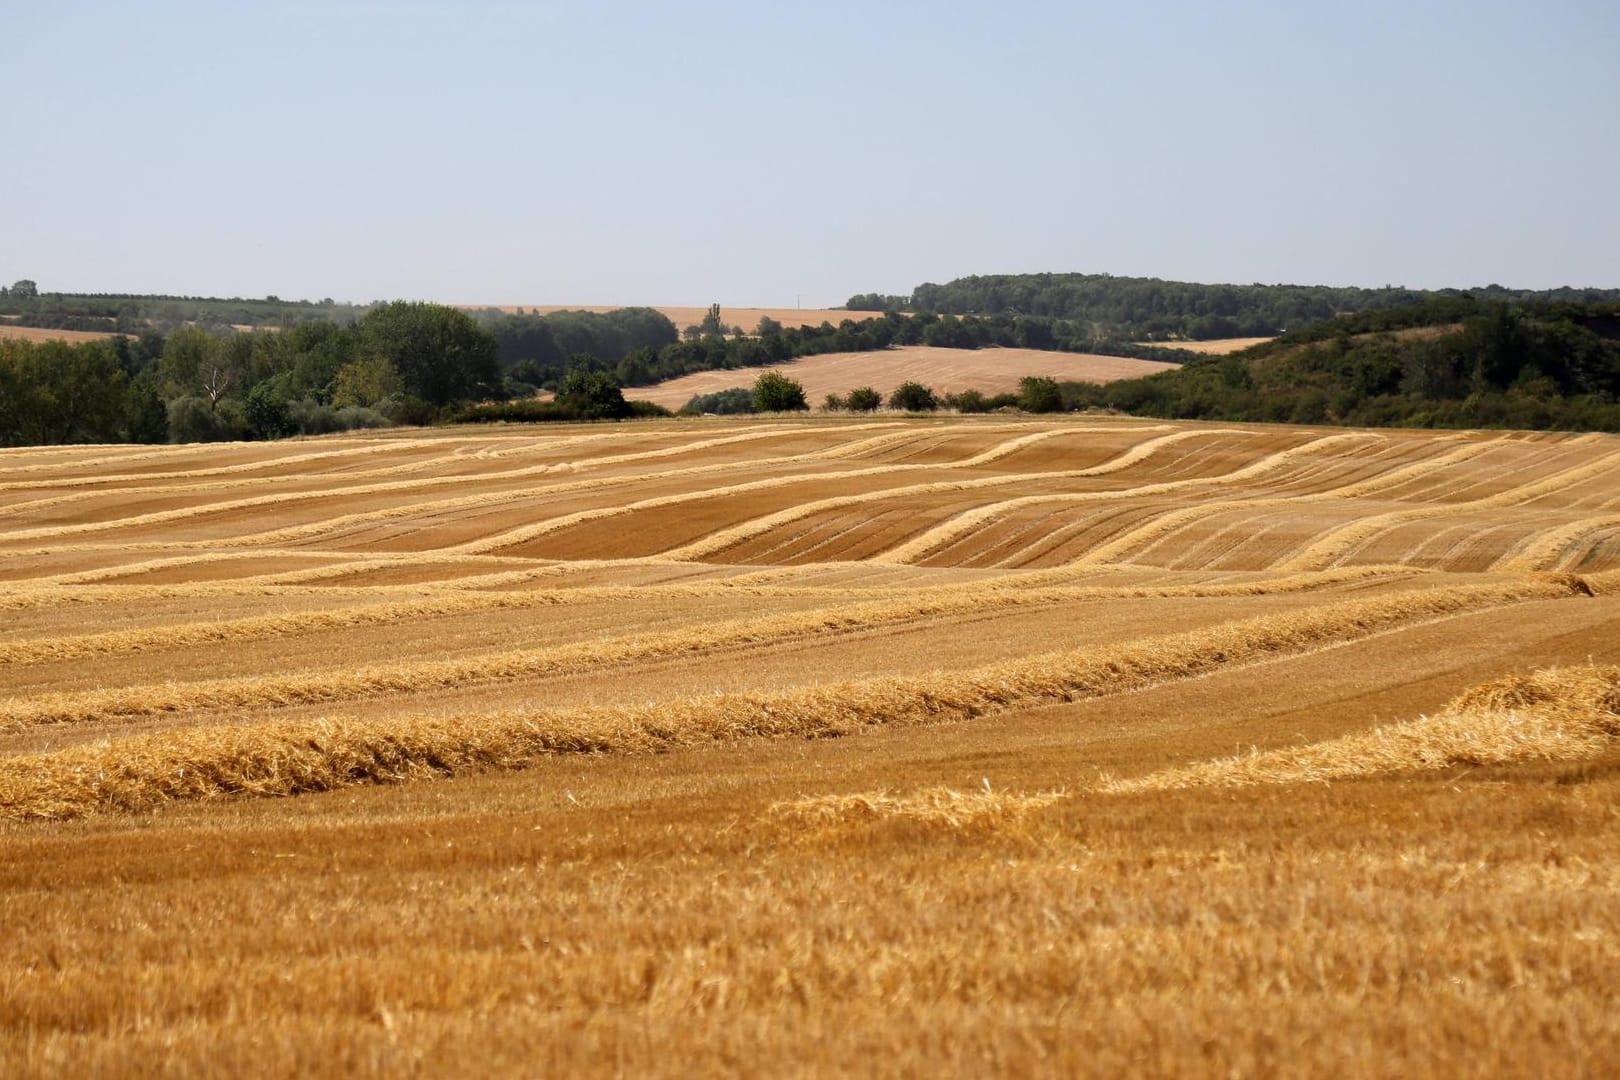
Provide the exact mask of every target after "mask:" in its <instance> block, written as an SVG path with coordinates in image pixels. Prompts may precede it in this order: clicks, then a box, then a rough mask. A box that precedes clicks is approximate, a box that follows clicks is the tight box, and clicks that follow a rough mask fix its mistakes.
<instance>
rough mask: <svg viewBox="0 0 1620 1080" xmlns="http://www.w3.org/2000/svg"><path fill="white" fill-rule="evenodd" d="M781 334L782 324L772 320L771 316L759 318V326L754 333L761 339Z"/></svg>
mask: <svg viewBox="0 0 1620 1080" xmlns="http://www.w3.org/2000/svg"><path fill="white" fill-rule="evenodd" d="M781 332H782V324H781V323H779V322H777V321H776V320H775V319H773V318H771V317H770V316H769V315H761V316H760V317H759V325H758V326H757V327H755V328H754V333H756V334H758V335H759V336H760V337H770V336H771V335H772V334H780V333H781Z"/></svg>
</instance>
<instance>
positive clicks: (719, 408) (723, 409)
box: [681, 386, 754, 416]
mask: <svg viewBox="0 0 1620 1080" xmlns="http://www.w3.org/2000/svg"><path fill="white" fill-rule="evenodd" d="M753 411H754V392H753V391H752V390H750V389H748V388H747V387H746V386H734V387H732V388H731V389H730V390H716V391H715V392H714V393H712V394H694V395H692V398H691V400H690V401H688V402H687V403H686V404H685V405H682V406H681V414H682V415H683V416H703V415H705V414H708V413H713V414H714V415H716V416H736V415H739V414H742V413H751V412H753Z"/></svg>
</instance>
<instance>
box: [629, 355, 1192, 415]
mask: <svg viewBox="0 0 1620 1080" xmlns="http://www.w3.org/2000/svg"><path fill="white" fill-rule="evenodd" d="M1175 366H1176V365H1175V364H1167V363H1164V362H1162V361H1159V360H1133V359H1131V358H1129V357H1123V356H1096V355H1093V354H1090V353H1062V352H1051V351H1049V350H1043V349H942V348H939V347H937V346H931V345H902V346H898V347H896V348H892V349H882V350H880V351H878V352H856V353H825V354H823V355H820V356H806V357H804V358H802V359H799V360H793V361H790V362H788V363H785V364H770V365H767V366H766V367H763V368H758V369H756V368H748V369H746V370H742V371H739V370H736V369H731V370H717V371H698V372H694V373H692V374H691V375H682V376H681V377H680V378H678V379H670V380H668V381H667V382H661V383H657V384H655V385H653V386H637V387H628V388H626V395H627V396H628V397H632V398H640V399H642V400H644V401H651V402H655V403H657V404H659V405H662V406H664V407H665V408H666V409H679V408H680V407H681V406H682V405H685V404H686V403H687V402H688V401H690V400H691V399H692V396H693V395H694V394H712V393H714V392H716V391H718V390H729V389H731V388H732V387H736V386H741V387H745V388H746V387H752V386H753V385H754V380H755V379H757V378H759V374H760V372H761V371H775V372H780V373H781V374H783V375H786V376H787V377H788V378H790V379H793V380H795V381H796V382H798V383H799V385H800V386H802V387H804V393H805V399H806V400H807V401H808V402H809V403H810V404H811V405H813V406H814V405H820V404H821V403H822V401H823V400H824V399H825V398H826V396H827V395H828V394H838V395H839V396H841V397H842V396H844V395H847V394H848V393H849V392H850V391H851V390H854V389H856V388H857V387H861V386H870V387H872V388H873V389H875V390H877V391H878V393H880V394H882V395H883V396H884V397H885V398H886V397H888V395H889V394H890V393H892V392H893V391H894V388H895V387H897V386H899V385H900V384H901V383H903V382H918V383H922V384H923V385H924V386H927V387H930V388H931V389H933V391H934V392H935V393H936V394H937V395H939V396H941V397H943V396H944V395H946V394H955V393H960V392H961V391H963V390H978V391H979V392H981V393H983V394H1008V393H1016V392H1017V390H1018V380H1019V379H1022V378H1024V377H1025V376H1028V375H1034V376H1037V377H1041V378H1053V379H1067V380H1074V381H1076V382H1093V383H1105V382H1113V381H1114V380H1116V379H1140V378H1142V377H1143V376H1146V375H1153V374H1155V373H1157V372H1160V371H1169V370H1170V369H1171V368H1174V367H1175Z"/></svg>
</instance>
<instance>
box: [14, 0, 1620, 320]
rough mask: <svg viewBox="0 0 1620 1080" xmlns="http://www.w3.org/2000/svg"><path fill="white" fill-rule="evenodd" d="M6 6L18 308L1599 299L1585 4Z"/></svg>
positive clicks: (1614, 270) (1606, 19)
mask: <svg viewBox="0 0 1620 1080" xmlns="http://www.w3.org/2000/svg"><path fill="white" fill-rule="evenodd" d="M8 14H9V19H8V23H9V25H8V30H9V37H10V40H11V43H12V45H13V49H12V52H13V55H12V56H11V57H8V60H9V61H10V62H9V63H8V64H7V65H6V67H5V69H4V71H3V73H0V90H3V91H4V92H5V93H6V94H7V96H8V98H9V100H10V102H11V103H12V108H11V109H9V110H7V111H5V113H4V114H3V115H0V146H3V147H6V148H7V149H6V152H5V153H4V154H3V155H0V236H3V237H4V240H3V242H0V282H3V283H10V282H11V281H13V280H16V279H18V278H32V279H33V280H35V281H37V282H38V283H39V286H40V288H41V289H43V290H46V291H80V292H128V293H173V294H186V295H217V296H231V295H239V296H255V297H256V296H265V295H270V294H274V295H278V296H281V297H284V298H287V299H294V298H309V299H319V298H321V297H327V296H330V297H333V298H335V299H338V300H345V301H354V302H360V303H364V302H368V301H372V300H379V299H392V298H410V299H431V300H440V301H444V302H453V303H463V304H488V305H497V304H499V305H524V306H530V305H555V304H579V305H617V304H658V305H671V306H675V305H683V306H701V305H706V304H708V303H710V302H713V301H719V302H720V303H721V304H722V305H723V306H730V307H794V306H803V307H806V308H815V307H827V306H833V305H837V304H841V303H842V302H843V301H844V300H845V299H847V298H848V297H849V296H850V295H851V294H854V293H860V292H887V293H904V292H909V291H910V290H911V289H912V288H913V287H914V286H916V285H918V284H920V283H922V282H925V281H933V282H944V281H948V280H950V279H952V278H956V277H960V276H966V275H972V274H996V273H1036V272H1042V271H1050V272H1054V273H1062V272H1083V273H1107V274H1113V275H1115V276H1120V277H1156V278H1162V279H1166V280H1182V281H1201V282H1210V283H1215V282H1229V283H1233V284H1249V283H1253V282H1262V283H1265V284H1275V283H1288V284H1301V285H1310V284H1325V285H1360V286H1367V287H1378V286H1382V285H1390V284H1393V285H1404V286H1407V287H1411V288H1442V287H1455V288H1469V287H1479V286H1485V285H1489V284H1493V283H1495V284H1501V285H1505V286H1508V287H1512V288H1527V289H1541V288H1554V287H1558V286H1562V285H1569V286H1574V287H1603V288H1614V287H1620V246H1617V245H1616V244H1615V242H1614V241H1615V239H1616V238H1617V237H1620V202H1617V200H1615V199H1613V198H1612V195H1611V193H1610V184H1611V183H1612V177H1613V176H1615V175H1617V174H1620V110H1617V109H1615V108H1614V105H1615V103H1616V102H1617V101H1620V65H1616V64H1614V63H1613V62H1612V56H1613V55H1614V52H1615V49H1616V47H1617V46H1620V10H1617V9H1615V8H1614V7H1613V6H1611V5H1603V4H1599V3H1595V2H1577V0H1571V2H1565V3H1557V4H1551V5H1540V6H1535V7H1531V6H1529V5H1523V4H1509V3H1473V4H1464V3H1422V4H1412V5H1404V4H1395V3H1370V4H1365V5H1358V6H1356V8H1355V9H1354V10H1315V9H1313V10H1301V9H1300V8H1299V7H1298V6H1295V5H1289V4H1281V3H1237V4H1232V5H1223V6H1221V7H1220V8H1219V9H1210V8H1207V7H1205V6H1203V5H1196V4H1191V3H1156V4H1144V5H1131V6H1126V5H1093V4H1048V3H1029V2H1024V3H1012V4H1005V5H999V6H998V7H996V8H995V9H994V10H991V9H988V8H984V7H980V6H977V5H956V4H943V5H940V4H935V5H928V6H926V7H924V6H921V5H909V4H907V5H884V6H878V5H855V4H850V3H828V4H821V5H816V6H814V7H813V8H805V9H802V10H792V11H776V10H762V9H761V6H759V5H747V4H741V3H736V2H726V3H703V4H693V5H683V6H682V7H681V8H680V9H679V10H678V11H677V10H673V9H672V8H671V7H670V6H667V5H657V4H647V3H618V4H601V5H593V6H591V7H590V8H589V9H588V10H575V9H573V8H572V7H570V6H565V5H560V4H523V3H491V2H475V3H466V4H457V5H449V4H444V3H438V2H417V3H405V4H382V3H336V4H324V5H317V4H311V3H284V4H266V5H260V6H256V7H254V8H252V9H249V10H234V9H233V10H224V9H221V8H219V7H217V6H214V5H208V4H202V3H159V4H154V5H147V6H144V7H140V8H128V7H125V6H122V5H113V4H107V3H72V2H69V3H62V4H56V5H51V6H48V7H47V6H43V5H41V6H35V7H29V8H24V9H19V10H17V11H15V12H11V13H8Z"/></svg>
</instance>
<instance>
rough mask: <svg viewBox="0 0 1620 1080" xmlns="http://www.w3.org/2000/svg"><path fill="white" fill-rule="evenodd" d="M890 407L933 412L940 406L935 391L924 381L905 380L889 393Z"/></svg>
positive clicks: (906, 410)
mask: <svg viewBox="0 0 1620 1080" xmlns="http://www.w3.org/2000/svg"><path fill="white" fill-rule="evenodd" d="M889 408H891V409H899V410H901V411H903V412H933V411H934V410H935V409H937V408H939V399H938V398H936V397H935V396H934V391H933V390H931V389H930V388H928V387H926V386H924V385H923V384H922V383H915V382H903V383H901V384H900V385H899V386H897V387H895V389H894V393H892V394H890V395H889Z"/></svg>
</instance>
